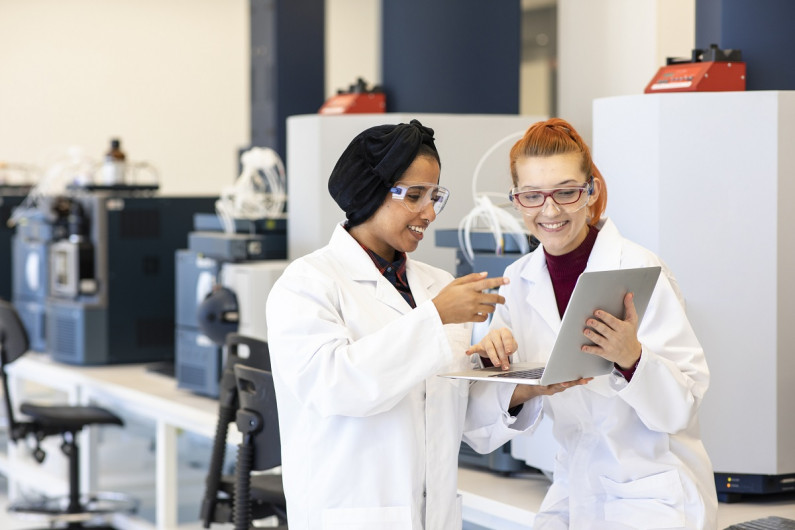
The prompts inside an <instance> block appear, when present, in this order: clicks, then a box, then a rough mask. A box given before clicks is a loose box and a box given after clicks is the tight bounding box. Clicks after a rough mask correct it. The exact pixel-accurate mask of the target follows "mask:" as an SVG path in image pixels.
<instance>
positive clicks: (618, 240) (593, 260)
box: [585, 219, 624, 272]
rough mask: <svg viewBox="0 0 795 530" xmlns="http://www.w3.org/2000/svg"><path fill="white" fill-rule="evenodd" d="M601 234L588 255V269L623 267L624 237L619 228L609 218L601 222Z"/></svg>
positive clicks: (602, 269)
mask: <svg viewBox="0 0 795 530" xmlns="http://www.w3.org/2000/svg"><path fill="white" fill-rule="evenodd" d="M598 228H599V235H598V236H597V237H596V242H595V243H594V246H593V249H592V250H591V255H590V256H588V264H587V265H586V267H585V270H586V271H589V272H590V271H609V270H615V269H620V268H621V254H622V251H623V246H624V243H623V241H624V239H623V238H622V237H621V234H619V233H618V228H616V225H615V224H614V223H613V222H612V221H610V220H609V219H603V220H602V221H600V222H599V225H598Z"/></svg>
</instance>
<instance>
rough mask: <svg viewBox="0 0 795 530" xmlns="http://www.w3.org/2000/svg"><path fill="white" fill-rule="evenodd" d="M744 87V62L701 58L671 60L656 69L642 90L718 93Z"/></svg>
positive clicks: (652, 92) (649, 91) (646, 91)
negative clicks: (655, 72)
mask: <svg viewBox="0 0 795 530" xmlns="http://www.w3.org/2000/svg"><path fill="white" fill-rule="evenodd" d="M729 90H745V63H744V62H730V61H704V62H692V63H674V64H669V65H666V66H663V67H662V68H660V69H659V70H658V71H657V74H655V76H654V77H653V78H652V80H651V81H650V82H649V84H648V85H646V89H645V90H644V92H645V93H646V94H654V93H659V92H721V91H729Z"/></svg>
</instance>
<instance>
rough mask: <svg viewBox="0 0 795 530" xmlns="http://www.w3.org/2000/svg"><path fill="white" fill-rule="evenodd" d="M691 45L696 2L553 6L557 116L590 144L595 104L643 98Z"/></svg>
mask: <svg viewBox="0 0 795 530" xmlns="http://www.w3.org/2000/svg"><path fill="white" fill-rule="evenodd" d="M694 42H695V0H644V1H642V2H638V1H637V0H596V1H591V0H558V65H559V70H558V115H559V116H560V117H563V118H566V119H567V120H569V121H570V122H571V123H572V125H574V127H575V128H576V129H577V130H578V131H579V132H580V133H581V134H582V136H583V138H584V139H585V140H586V141H587V142H591V140H592V137H591V129H592V105H593V101H594V100H595V99H597V98H601V97H608V96H623V95H631V94H642V93H643V90H644V88H645V87H646V84H647V83H648V82H649V80H650V79H651V78H652V76H653V75H654V74H655V72H657V70H658V69H659V67H660V66H662V65H664V64H665V59H666V57H690V54H691V52H692V49H693V47H694ZM597 162H598V160H597Z"/></svg>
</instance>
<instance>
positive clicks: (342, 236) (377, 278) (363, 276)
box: [331, 224, 411, 314]
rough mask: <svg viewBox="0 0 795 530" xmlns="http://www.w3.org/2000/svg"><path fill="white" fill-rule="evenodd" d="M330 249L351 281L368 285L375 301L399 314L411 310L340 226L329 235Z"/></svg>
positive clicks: (359, 246)
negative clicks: (344, 266)
mask: <svg viewBox="0 0 795 530" xmlns="http://www.w3.org/2000/svg"><path fill="white" fill-rule="evenodd" d="M331 247H332V248H333V249H334V252H335V254H336V255H337V257H338V259H339V260H340V261H341V262H342V263H345V265H346V268H347V269H348V272H349V274H350V276H351V279H353V281H355V282H358V283H364V284H369V285H371V286H372V289H373V290H374V296H375V299H376V300H378V301H379V302H381V303H382V304H385V305H387V306H389V307H391V308H392V309H395V310H396V311H398V312H399V313H401V314H404V313H407V312H409V311H410V310H411V306H410V305H409V304H408V302H406V300H404V299H403V296H401V294H400V293H399V292H398V290H397V289H395V287H394V286H393V285H392V284H391V283H389V280H387V279H386V278H384V276H383V275H382V274H381V273H380V272H379V271H378V269H377V268H376V267H375V265H374V264H373V260H372V259H370V256H368V255H367V252H365V251H364V249H363V248H362V246H361V245H360V244H359V243H358V242H357V241H356V240H355V239H354V238H353V237H352V236H351V235H350V234H349V233H348V231H347V230H345V228H344V227H343V226H342V225H341V224H340V225H337V227H336V228H335V229H334V233H333V234H332V235H331Z"/></svg>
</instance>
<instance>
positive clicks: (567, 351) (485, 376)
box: [441, 267, 660, 385]
mask: <svg viewBox="0 0 795 530" xmlns="http://www.w3.org/2000/svg"><path fill="white" fill-rule="evenodd" d="M659 276H660V267H641V268H637V269H621V270H610V271H593V272H584V273H582V274H581V275H580V277H579V278H578V279H577V284H576V285H575V286H574V292H572V294H571V299H570V300H569V305H568V307H567V308H566V312H565V313H564V314H563V319H562V321H561V326H560V333H559V334H558V338H557V340H556V341H555V345H554V346H553V347H552V352H551V353H550V354H549V360H548V361H547V364H546V365H544V364H543V363H511V367H510V369H508V370H503V369H502V368H495V367H489V368H476V369H472V370H466V371H463V372H453V373H449V374H441V376H442V377H455V378H461V379H472V380H480V381H497V382H503V383H518V384H524V385H552V384H555V383H561V382H563V381H574V380H576V379H579V378H581V377H595V376H598V375H604V374H609V373H610V372H611V371H612V370H613V363H612V362H611V361H608V360H607V359H603V358H602V357H599V356H597V355H591V354H589V353H584V352H582V351H581V350H580V347H581V346H583V345H584V344H593V343H592V342H591V341H589V340H588V339H587V338H586V337H585V335H583V333H582V332H583V329H585V327H586V326H585V321H586V320H587V319H589V318H591V317H592V316H593V314H594V311H596V310H597V309H603V310H604V311H607V312H608V313H610V314H611V315H616V316H618V317H620V318H624V296H625V295H626V294H627V293H628V292H632V293H633V294H634V301H635V310H636V311H637V313H638V323H640V322H641V321H642V320H643V315H644V314H645V313H646V307H647V306H648V305H649V300H650V299H651V295H652V292H654V286H655V285H656V284H657V279H658V277H659Z"/></svg>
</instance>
